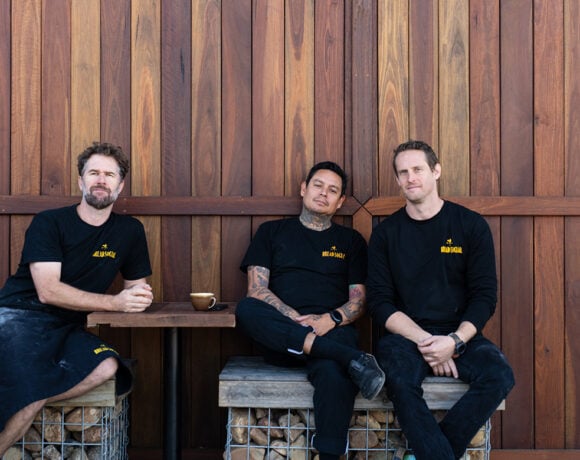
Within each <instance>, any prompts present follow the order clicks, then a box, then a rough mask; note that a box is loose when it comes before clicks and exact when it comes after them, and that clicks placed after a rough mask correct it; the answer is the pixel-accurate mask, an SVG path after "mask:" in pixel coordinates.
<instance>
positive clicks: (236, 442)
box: [224, 408, 491, 460]
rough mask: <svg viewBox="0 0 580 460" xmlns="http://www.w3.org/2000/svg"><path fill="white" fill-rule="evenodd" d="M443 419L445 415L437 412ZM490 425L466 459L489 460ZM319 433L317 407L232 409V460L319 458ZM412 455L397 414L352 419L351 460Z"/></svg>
mask: <svg viewBox="0 0 580 460" xmlns="http://www.w3.org/2000/svg"><path fill="white" fill-rule="evenodd" d="M434 415H435V417H442V416H443V415H444V411H435V413H434ZM490 429H491V423H490V421H488V422H487V423H486V424H485V425H484V426H483V427H482V428H481V430H480V431H479V432H478V433H477V435H476V436H475V437H474V438H473V440H472V441H471V443H470V446H469V447H468V449H467V451H466V453H465V455H464V456H463V459H464V460H489V451H490V448H491V446H490V439H489V434H490ZM315 435H316V427H315V424H314V412H313V410H312V409H271V408H265V409H262V408H228V424H227V438H226V448H225V456H224V457H225V459H226V460H244V459H245V460H250V459H251V460H259V459H273V458H274V459H285V458H288V459H292V460H296V459H304V460H306V459H314V458H315V457H316V455H317V452H316V450H315V449H314V447H313V446H312V439H313V437H314V436H315ZM401 450H402V451H404V452H406V453H407V455H408V457H407V458H413V457H412V449H411V448H410V447H409V445H408V443H407V440H406V439H405V436H404V434H403V432H402V431H401V428H400V427H399V426H398V422H397V419H396V416H395V414H394V413H393V411H390V410H370V409H368V410H362V411H361V410H359V411H355V412H354V414H353V417H352V420H351V425H350V428H349V435H348V447H347V454H346V457H345V458H347V459H349V460H350V459H353V460H379V459H381V460H383V459H384V460H391V459H392V458H393V457H394V455H395V453H396V452H401Z"/></svg>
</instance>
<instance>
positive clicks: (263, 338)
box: [236, 297, 358, 455]
mask: <svg viewBox="0 0 580 460" xmlns="http://www.w3.org/2000/svg"><path fill="white" fill-rule="evenodd" d="M236 323H237V325H238V327H239V328H240V329H241V330H242V331H243V332H244V333H245V334H246V335H248V336H249V337H251V338H252V339H253V340H254V341H256V342H257V343H258V344H260V345H261V346H262V348H263V353H264V358H265V360H266V361H267V362H269V363H271V364H275V365H279V366H305V367H306V369H307V372H308V380H309V381H310V383H312V386H313V387H314V398H313V405H314V420H315V423H316V435H315V437H314V439H313V445H314V447H315V448H316V449H317V450H318V451H319V452H324V453H328V454H333V455H342V454H344V453H345V452H346V449H347V440H348V426H349V422H350V419H351V416H352V411H353V407H354V398H355V396H356V395H357V393H358V388H357V387H356V385H355V384H354V383H353V382H352V380H351V379H350V376H349V375H348V369H346V368H344V366H343V365H341V364H340V363H339V362H338V361H335V360H332V359H318V358H315V357H312V356H309V355H306V354H304V353H303V352H302V347H303V344H304V339H305V338H306V335H307V334H308V333H309V332H310V331H311V328H307V327H304V326H301V325H300V324H298V323H296V322H294V321H292V320H291V319H290V318H288V317H286V316H284V315H282V314H281V313H279V312H278V311H277V310H276V309H275V308H273V307H272V306H270V305H268V304H267V303H265V302H262V301H260V300H257V299H254V298H251V297H247V298H245V299H243V300H242V301H241V302H240V303H238V306H237V307H236ZM326 337H328V338H329V339H332V340H336V341H337V342H340V343H342V344H344V345H349V346H351V347H353V348H357V341H358V333H357V331H356V329H355V328H354V327H352V326H350V325H349V326H344V327H339V328H335V329H332V330H331V331H329V332H328V333H327V334H326Z"/></svg>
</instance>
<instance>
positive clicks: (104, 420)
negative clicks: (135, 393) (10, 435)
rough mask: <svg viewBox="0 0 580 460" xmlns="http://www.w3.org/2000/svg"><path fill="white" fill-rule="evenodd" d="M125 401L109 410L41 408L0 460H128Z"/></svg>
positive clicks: (121, 399)
mask: <svg viewBox="0 0 580 460" xmlns="http://www.w3.org/2000/svg"><path fill="white" fill-rule="evenodd" d="M128 408H129V402H128V397H127V396H123V397H120V398H118V399H117V402H116V404H115V406H112V407H87V406H75V407H45V408H44V409H42V411H41V412H39V413H38V415H37V416H36V418H35V420H34V422H33V424H32V426H31V427H30V429H29V430H28V432H27V433H26V434H25V435H24V436H23V438H22V439H21V440H20V441H18V442H17V443H16V444H14V445H13V446H12V447H11V448H10V449H9V450H8V451H7V452H6V454H5V455H4V456H3V460H29V459H30V460H32V459H41V460H55V459H58V460H66V459H86V460H97V459H98V460H104V459H106V460H126V459H128V454H127V446H128V444H129V438H128V420H129V419H128Z"/></svg>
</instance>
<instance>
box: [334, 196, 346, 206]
mask: <svg viewBox="0 0 580 460" xmlns="http://www.w3.org/2000/svg"><path fill="white" fill-rule="evenodd" d="M344 200H346V195H342V196H341V197H340V199H339V200H338V206H337V207H336V209H340V208H341V206H342V203H344Z"/></svg>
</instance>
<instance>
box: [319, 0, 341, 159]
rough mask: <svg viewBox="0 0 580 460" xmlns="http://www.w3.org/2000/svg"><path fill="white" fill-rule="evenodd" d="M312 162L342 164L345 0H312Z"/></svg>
mask: <svg viewBox="0 0 580 460" xmlns="http://www.w3.org/2000/svg"><path fill="white" fill-rule="evenodd" d="M314 17H315V18H316V27H315V31H314V69H315V72H314V88H315V90H316V91H315V95H314V133H315V139H314V161H315V162H318V161H324V160H330V161H334V162H335V163H338V164H340V165H342V164H344V144H343V139H344V114H343V110H344V86H343V85H344V41H343V37H344V1H343V0H329V1H326V2H314Z"/></svg>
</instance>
